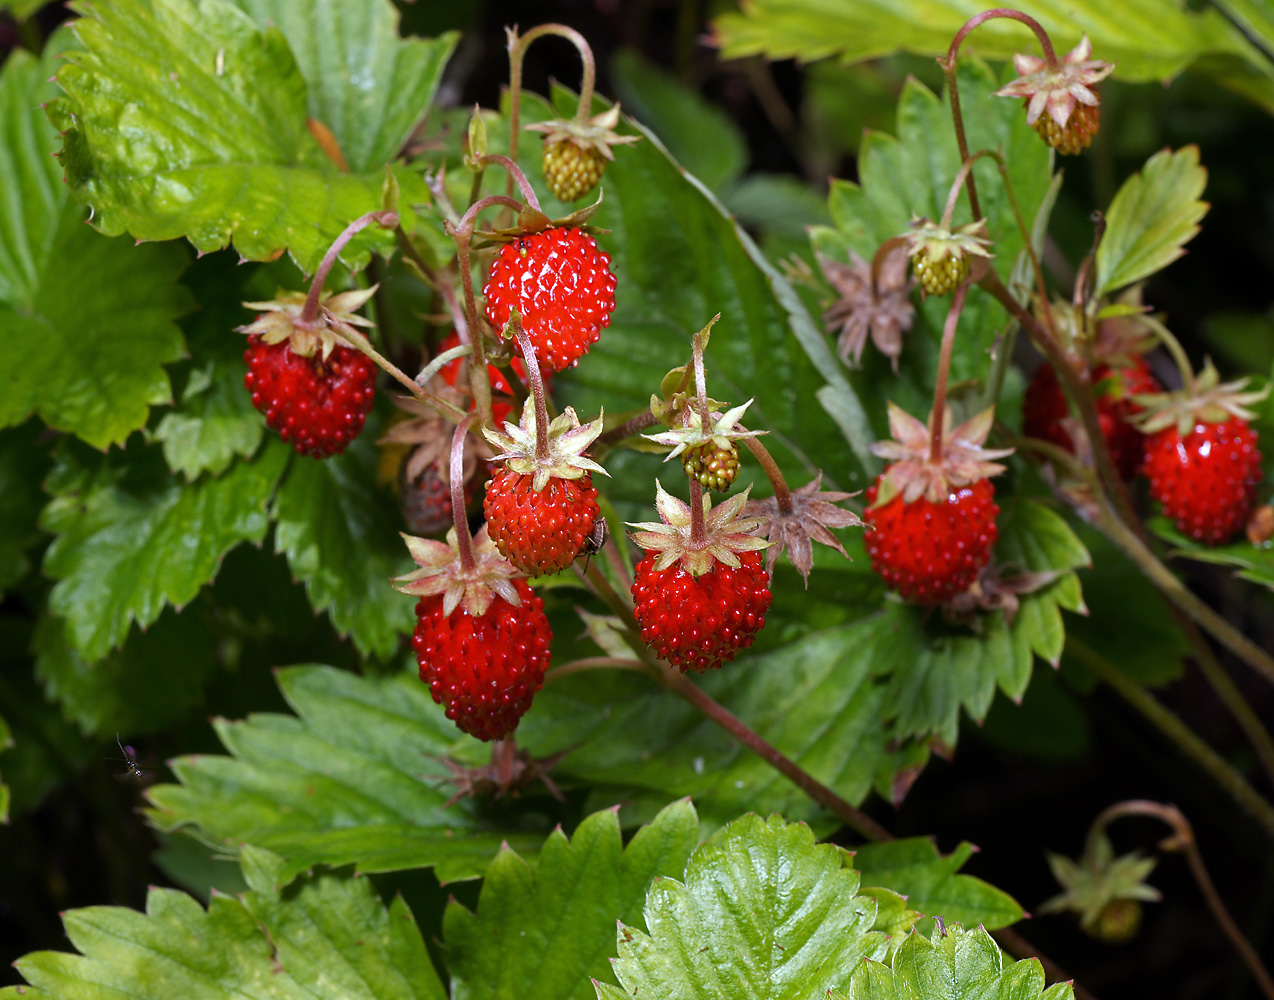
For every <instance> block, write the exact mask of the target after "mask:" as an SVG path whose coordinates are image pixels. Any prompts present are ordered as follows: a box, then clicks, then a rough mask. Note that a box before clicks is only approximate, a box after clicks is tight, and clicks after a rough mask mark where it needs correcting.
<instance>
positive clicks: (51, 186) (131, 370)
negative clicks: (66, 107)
mask: <svg viewBox="0 0 1274 1000" xmlns="http://www.w3.org/2000/svg"><path fill="white" fill-rule="evenodd" d="M62 41H70V39H69V38H66V36H64V35H59V36H57V39H55V40H54V41H52V42H50V44H49V46H48V50H49V51H50V52H52V51H55V50H57V49H58V47H59V44H60V42H62ZM52 72H53V66H52V60H51V58H50V59H46V60H45V61H44V62H39V61H37V60H35V59H33V58H32V57H30V56H29V55H27V54H26V53H25V52H22V51H20V50H19V51H16V52H14V53H13V54H12V55H11V57H10V58H9V59H8V60H7V61H6V63H5V66H4V69H3V71H0V122H3V123H4V124H3V126H0V176H3V177H4V178H5V179H6V180H5V184H4V193H3V194H0V206H2V210H0V371H3V372H5V373H6V378H5V389H4V392H2V393H0V427H7V426H11V425H13V424H19V423H22V422H23V421H24V420H26V419H27V417H29V416H30V415H31V414H33V413H37V414H39V416H40V418H41V419H42V420H44V422H45V423H47V424H49V425H50V426H51V427H54V428H56V429H57V430H61V431H68V432H70V433H73V434H78V435H79V436H80V437H82V438H83V439H84V440H85V441H87V442H89V444H91V445H93V446H94V447H97V448H106V447H107V446H108V445H111V444H121V443H123V441H124V439H125V438H127V437H128V435H129V433H131V432H132V431H134V430H136V429H137V428H139V427H142V426H143V425H144V424H145V423H146V418H147V414H148V413H149V408H150V407H151V406H152V405H154V404H157V403H164V402H167V401H168V399H169V393H170V389H169V385H168V376H167V374H166V373H165V372H164V369H163V365H164V364H166V363H168V362H171V361H175V360H176V359H177V358H179V357H181V356H182V353H183V350H184V348H183V344H182V338H181V333H180V331H179V330H178V329H177V327H176V325H175V324H174V322H173V321H174V320H175V319H176V317H178V316H180V315H181V314H182V313H184V312H187V311H188V310H189V308H190V296H189V294H188V293H187V292H186V290H185V289H184V288H183V287H181V286H180V285H178V284H177V278H178V277H179V276H180V274H181V272H182V270H183V269H184V268H185V266H186V261H187V256H186V254H185V252H184V251H182V250H181V249H180V248H178V247H146V246H143V247H134V246H131V245H129V244H128V242H127V241H125V240H105V239H102V238H101V237H100V236H98V235H97V234H95V233H94V232H93V231H92V230H90V229H89V228H88V227H87V226H85V225H84V224H83V220H84V211H83V209H81V208H80V207H79V206H78V205H76V204H75V203H74V202H73V201H72V200H71V199H70V197H68V195H67V191H66V186H65V185H64V184H63V183H62V178H61V171H60V170H59V168H58V164H57V161H55V160H54V159H53V157H52V155H50V154H52V153H53V152H54V150H55V149H56V148H57V134H56V133H55V132H54V130H53V129H51V128H50V127H49V125H48V121H47V120H46V119H45V116H44V112H43V111H42V110H41V109H40V101H42V100H48V99H50V98H51V97H52V96H53V94H54V89H53V88H52V86H51V85H50V84H49V83H48V82H47V81H48V77H49V76H50V75H51V74H52Z"/></svg>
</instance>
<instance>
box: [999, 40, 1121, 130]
mask: <svg viewBox="0 0 1274 1000" xmlns="http://www.w3.org/2000/svg"><path fill="white" fill-rule="evenodd" d="M1092 54H1093V47H1092V44H1091V43H1090V42H1089V41H1088V36H1087V35H1085V36H1084V37H1083V38H1082V39H1080V42H1079V44H1078V45H1076V46H1075V47H1074V48H1073V49H1071V50H1070V52H1068V53H1066V56H1065V58H1063V59H1062V60H1061V62H1060V63H1058V62H1056V61H1054V64H1053V65H1049V62H1048V60H1045V59H1042V58H1040V57H1039V56H1035V55H1026V54H1023V53H1018V54H1017V55H1015V56H1014V57H1013V65H1014V67H1015V68H1016V69H1017V71H1018V73H1019V74H1020V75H1019V76H1018V78H1017V79H1016V80H1013V81H1011V82H1010V83H1008V84H1006V85H1005V86H1003V87H1001V88H1000V89H999V90H997V91H996V92H995V93H996V96H998V97H1021V98H1023V99H1024V100H1025V101H1026V123H1027V124H1028V125H1031V126H1033V127H1034V128H1035V130H1036V131H1037V132H1039V134H1040V135H1041V136H1043V138H1044V140H1045V141H1046V142H1047V143H1048V144H1049V145H1050V146H1053V147H1054V148H1055V149H1057V151H1058V152H1060V153H1066V154H1070V155H1073V154H1075V153H1079V152H1080V151H1081V150H1083V149H1086V148H1087V147H1088V145H1089V143H1091V142H1092V141H1093V136H1094V135H1095V134H1096V133H1097V127H1098V124H1099V123H1100V110H1099V109H1100V101H1099V99H1098V97H1097V92H1096V91H1095V90H1094V89H1093V85H1094V84H1096V83H1099V82H1100V81H1102V80H1104V79H1105V78H1106V77H1108V76H1109V75H1110V74H1111V71H1112V70H1113V69H1114V68H1115V64H1114V63H1112V62H1107V61H1105V60H1104V59H1093V58H1091V56H1092ZM1045 111H1047V112H1048V114H1047V115H1045Z"/></svg>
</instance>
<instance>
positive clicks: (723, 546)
mask: <svg viewBox="0 0 1274 1000" xmlns="http://www.w3.org/2000/svg"><path fill="white" fill-rule="evenodd" d="M655 490H656V499H655V509H656V510H658V512H659V517H660V520H659V521H643V522H640V523H629V525H628V527H630V528H636V529H637V531H636V532H634V533H633V534H632V536H631V537H632V539H633V541H634V542H636V543H637V544H638V545H639V546H641V547H642V549H644V550H645V551H646V552H648V553H657V554H658V555H657V557H656V559H655V564H654V567H653V568H654V570H655V571H656V572H662V571H663V570H666V569H668V568H669V567H671V566H673V565H677V564H680V567H681V569H683V570H684V571H685V572H687V573H689V574H690V575H691V576H696V577H698V576H703V575H704V574H705V573H709V572H711V571H712V568H713V564H714V563H718V562H720V563H723V564H725V565H726V566H729V567H730V568H731V569H738V568H739V567H740V566H741V565H742V563H741V562H740V560H739V555H738V554H739V553H740V552H759V551H760V550H762V549H765V548H768V547H769V545H770V543H769V542H768V541H766V540H765V539H764V538H758V537H756V536H755V535H753V534H749V532H752V531H755V530H756V529H757V528H759V527H760V526H761V524H762V522H763V520H764V519H763V518H759V517H745V516H742V513H743V508H744V506H745V505H746V504H747V502H748V494H749V493H750V492H752V487H751V486H749V487H748V488H747V489H746V490H744V491H743V492H742V493H736V494H735V495H734V496H732V497H730V498H729V499H728V500H725V501H723V502H722V503H721V504H720V505H719V506H717V507H713V506H712V501H711V499H709V497H707V496H706V495H705V496H704V497H703V498H702V504H703V506H702V512H703V537H702V540H696V539H695V537H694V535H695V532H694V531H693V530H692V521H693V518H692V511H691V509H690V505H689V504H688V503H686V502H684V501H683V500H678V499H677V498H676V497H674V496H672V495H671V494H669V493H668V492H667V491H665V490H664V488H663V485H662V484H661V483H660V482H659V480H658V479H656V480H655Z"/></svg>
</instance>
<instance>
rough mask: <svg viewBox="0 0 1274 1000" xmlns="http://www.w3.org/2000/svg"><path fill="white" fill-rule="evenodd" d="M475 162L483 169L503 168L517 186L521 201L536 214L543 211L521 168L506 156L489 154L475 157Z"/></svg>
mask: <svg viewBox="0 0 1274 1000" xmlns="http://www.w3.org/2000/svg"><path fill="white" fill-rule="evenodd" d="M477 161H478V163H479V164H480V165H482V166H484V167H485V166H487V165H488V164H491V163H494V164H497V165H498V166H501V167H504V169H505V170H507V171H508V172H509V177H510V178H511V179H512V180H513V181H514V182H515V183H516V184H517V186H518V190H519V191H521V192H522V198H523V200H525V202H526V203H527V204H528V205H530V206H531V207H532V208H533V209H535V210H536V211H537V212H540V211H543V210H542V209H541V208H540V199H539V198H538V197H537V196H536V194H535V188H533V187H531V182H530V181H529V180H527V177H526V174H524V173H523V172H522V168H521V167H519V166H518V165H517V164H516V163H515V162H514V161H513V160H511V159H510V158H509V157H507V156H500V155H499V154H496V153H490V154H487V155H486V156H479V157H477ZM474 204H475V205H476V204H477V202H476V201H475V202H474Z"/></svg>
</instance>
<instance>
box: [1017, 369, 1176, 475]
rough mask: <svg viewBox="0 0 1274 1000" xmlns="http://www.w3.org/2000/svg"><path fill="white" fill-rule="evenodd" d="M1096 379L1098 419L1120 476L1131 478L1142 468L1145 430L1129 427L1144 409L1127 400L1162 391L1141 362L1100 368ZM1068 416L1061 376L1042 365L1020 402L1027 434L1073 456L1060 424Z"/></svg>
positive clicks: (1065, 430)
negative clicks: (1129, 420)
mask: <svg viewBox="0 0 1274 1000" xmlns="http://www.w3.org/2000/svg"><path fill="white" fill-rule="evenodd" d="M1092 378H1093V387H1094V389H1095V390H1096V391H1097V419H1098V421H1099V422H1100V423H1101V429H1102V434H1103V435H1104V436H1105V438H1106V445H1107V447H1109V448H1110V454H1111V457H1112V458H1113V459H1114V460H1115V467H1116V468H1117V469H1118V470H1119V474H1120V475H1121V476H1123V477H1124V478H1125V479H1131V478H1132V477H1133V476H1134V475H1135V474H1136V473H1137V470H1138V469H1139V468H1140V467H1141V456H1142V451H1143V445H1144V441H1143V436H1142V433H1141V431H1139V430H1137V428H1136V427H1134V426H1133V425H1132V424H1131V423H1129V422H1128V418H1129V417H1131V416H1134V415H1135V414H1137V413H1140V412H1141V407H1140V406H1138V405H1137V404H1136V403H1134V402H1133V401H1132V399H1131V398H1129V397H1131V396H1134V395H1142V394H1147V393H1153V392H1162V391H1163V389H1162V386H1160V385H1159V381H1158V379H1156V378H1155V377H1154V375H1152V374H1151V373H1150V369H1149V367H1147V365H1146V362H1145V361H1144V360H1142V359H1141V358H1137V359H1136V360H1135V361H1133V362H1131V363H1129V364H1126V365H1122V366H1118V367H1112V366H1111V365H1107V364H1100V365H1098V366H1097V367H1096V368H1094V369H1093V376H1092ZM1068 416H1070V410H1069V408H1068V407H1067V405H1066V395H1065V393H1064V392H1063V391H1062V387H1061V385H1060V383H1059V382H1058V381H1057V372H1056V371H1055V370H1054V368H1053V366H1052V365H1050V364H1047V363H1046V364H1042V365H1040V366H1039V367H1038V368H1036V369H1035V374H1034V375H1033V376H1032V377H1031V382H1030V385H1028V386H1027V387H1026V397H1025V399H1024V400H1023V401H1022V431H1023V433H1025V434H1026V435H1027V437H1034V438H1041V439H1043V440H1045V441H1049V442H1051V443H1052V444H1055V445H1057V446H1058V447H1059V448H1064V449H1066V451H1069V452H1071V453H1072V454H1074V452H1075V442H1074V441H1072V440H1071V436H1070V433H1069V432H1068V431H1067V429H1066V427H1065V426H1064V425H1063V424H1062V421H1063V420H1065V419H1066V418H1067V417H1068Z"/></svg>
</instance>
